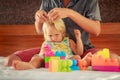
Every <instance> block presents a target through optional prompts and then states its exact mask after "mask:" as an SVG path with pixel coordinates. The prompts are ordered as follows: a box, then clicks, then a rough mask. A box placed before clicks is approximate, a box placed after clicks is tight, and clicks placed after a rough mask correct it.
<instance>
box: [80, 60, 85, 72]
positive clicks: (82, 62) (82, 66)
mask: <svg viewBox="0 0 120 80" xmlns="http://www.w3.org/2000/svg"><path fill="white" fill-rule="evenodd" d="M78 66H79V67H80V70H86V69H87V62H86V61H85V60H78Z"/></svg>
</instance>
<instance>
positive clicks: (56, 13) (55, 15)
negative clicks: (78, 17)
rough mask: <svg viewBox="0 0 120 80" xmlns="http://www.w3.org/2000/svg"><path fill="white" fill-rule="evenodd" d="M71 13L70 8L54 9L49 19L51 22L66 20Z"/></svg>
mask: <svg viewBox="0 0 120 80" xmlns="http://www.w3.org/2000/svg"><path fill="white" fill-rule="evenodd" d="M70 11H71V9H68V8H54V9H52V10H51V11H49V12H48V18H49V19H51V20H57V19H61V18H66V17H68V16H69V14H71V13H70Z"/></svg>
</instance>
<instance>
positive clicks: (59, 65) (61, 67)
mask: <svg viewBox="0 0 120 80" xmlns="http://www.w3.org/2000/svg"><path fill="white" fill-rule="evenodd" d="M70 66H72V61H71V60H54V59H52V60H50V63H49V71H50V72H70V71H71V68H70Z"/></svg>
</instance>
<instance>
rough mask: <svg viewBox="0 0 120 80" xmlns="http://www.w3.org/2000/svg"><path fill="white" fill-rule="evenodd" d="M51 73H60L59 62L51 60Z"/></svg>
mask: <svg viewBox="0 0 120 80" xmlns="http://www.w3.org/2000/svg"><path fill="white" fill-rule="evenodd" d="M49 64H50V65H49V71H50V72H58V60H55V59H51V60H50V62H49Z"/></svg>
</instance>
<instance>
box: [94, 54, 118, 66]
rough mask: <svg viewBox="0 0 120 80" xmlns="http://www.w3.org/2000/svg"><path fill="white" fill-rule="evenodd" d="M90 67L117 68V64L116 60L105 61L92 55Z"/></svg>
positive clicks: (98, 56) (99, 56)
mask: <svg viewBox="0 0 120 80" xmlns="http://www.w3.org/2000/svg"><path fill="white" fill-rule="evenodd" d="M92 66H119V62H118V60H117V59H110V58H108V59H106V58H104V57H103V56H101V55H93V56H92Z"/></svg>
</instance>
